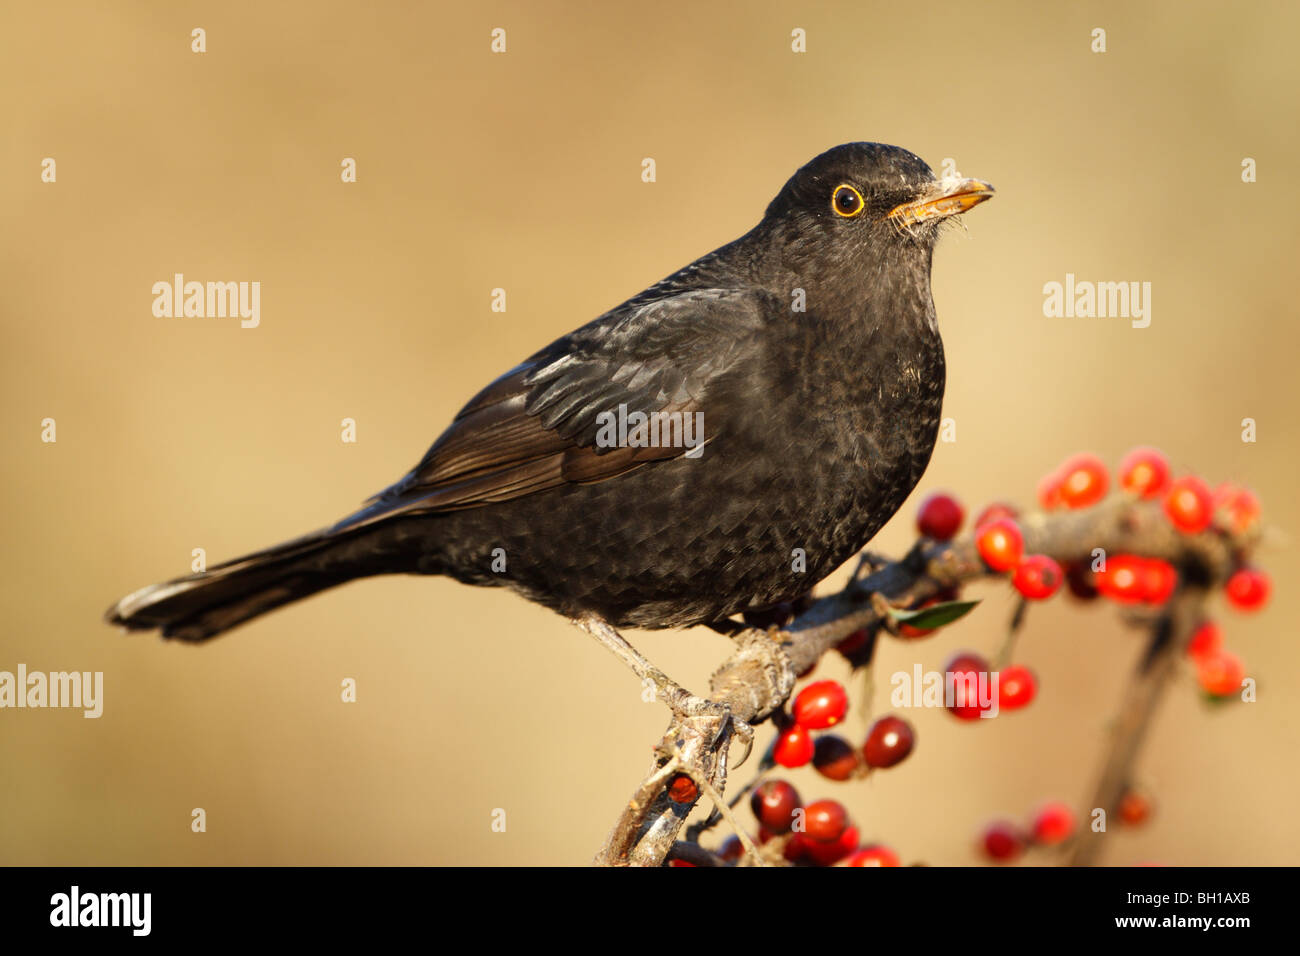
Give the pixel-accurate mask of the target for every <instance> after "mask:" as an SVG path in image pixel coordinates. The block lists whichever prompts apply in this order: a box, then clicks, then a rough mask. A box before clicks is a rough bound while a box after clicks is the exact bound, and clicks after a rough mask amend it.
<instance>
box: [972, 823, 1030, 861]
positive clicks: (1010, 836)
mask: <svg viewBox="0 0 1300 956" xmlns="http://www.w3.org/2000/svg"><path fill="white" fill-rule="evenodd" d="M980 842H981V844H982V845H983V847H984V853H985V855H986V856H987V857H988V858H989V859H990V860H993V861H994V862H995V863H1009V862H1011V861H1012V860H1014V859H1015V858H1016V857H1018V856H1020V854H1021V853H1023V852H1024V849H1025V838H1024V836H1022V835H1021V833H1020V831H1019V830H1018V829H1016V827H1015V826H1014V825H1013V824H1011V823H1007V822H1005V821H998V822H996V823H990V824H989V825H988V827H986V828H985V830H984V835H983V836H982V837H981V838H980Z"/></svg>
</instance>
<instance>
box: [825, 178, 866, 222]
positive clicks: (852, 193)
mask: <svg viewBox="0 0 1300 956" xmlns="http://www.w3.org/2000/svg"><path fill="white" fill-rule="evenodd" d="M864 205H865V204H864V203H863V202H862V193H860V192H858V191H857V190H856V189H854V188H853V187H852V186H850V185H848V184H847V183H846V184H844V185H843V186H836V187H835V194H834V195H833V196H831V208H832V209H834V210H835V215H837V216H843V217H844V218H845V219H852V218H853V217H854V216H856V215H857V214H858V213H860V212H862V207H863V206H864Z"/></svg>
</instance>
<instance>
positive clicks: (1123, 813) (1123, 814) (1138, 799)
mask: <svg viewBox="0 0 1300 956" xmlns="http://www.w3.org/2000/svg"><path fill="white" fill-rule="evenodd" d="M1115 812H1116V813H1117V814H1118V815H1119V819H1120V822H1121V823H1125V824H1128V825H1129V826H1131V827H1135V826H1139V825H1141V824H1143V823H1145V822H1146V821H1147V819H1148V818H1149V817H1150V816H1151V798H1150V797H1148V796H1147V795H1146V794H1145V793H1142V792H1140V791H1137V790H1129V791H1127V792H1126V793H1125V794H1124V796H1122V797H1120V798H1119V806H1118V807H1116V808H1115Z"/></svg>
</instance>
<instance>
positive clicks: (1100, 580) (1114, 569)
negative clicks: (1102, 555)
mask: <svg viewBox="0 0 1300 956" xmlns="http://www.w3.org/2000/svg"><path fill="white" fill-rule="evenodd" d="M1142 565H1143V561H1142V559H1141V558H1139V557H1137V556H1136V555H1132V554H1116V555H1112V556H1111V557H1109V558H1107V559H1106V567H1105V569H1104V570H1102V571H1098V572H1097V573H1096V575H1095V578H1096V581H1097V590H1098V591H1100V592H1101V593H1102V594H1103V595H1104V596H1105V597H1108V598H1110V599H1111V600H1112V601H1119V602H1120V603H1121V604H1136V603H1138V602H1139V601H1141V600H1142V599H1143V597H1144V596H1145V594H1146V589H1145V585H1146V576H1145V574H1144V573H1143V571H1144V569H1143V567H1142Z"/></svg>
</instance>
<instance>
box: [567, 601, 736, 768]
mask: <svg viewBox="0 0 1300 956" xmlns="http://www.w3.org/2000/svg"><path fill="white" fill-rule="evenodd" d="M573 623H574V624H576V625H577V626H578V627H580V628H581V629H582V630H584V631H586V632H587V633H588V634H590V635H591V636H592V637H594V638H595V639H596V640H597V641H599V642H600V643H601V644H603V645H604V646H605V647H607V648H608V649H609V650H610V651H612V652H613V653H614V656H615V657H617V658H618V659H619V660H621V661H622V662H623V663H624V664H626V665H627V666H628V667H630V668H631V669H632V673H634V674H636V676H637V677H638V678H640V680H641V683H642V684H643V685H644V684H650V685H652V686H653V687H654V689H655V696H656V697H658V698H659V699H660V700H662V701H663V702H664V703H665V704H667V705H668V709H669V710H671V711H672V712H673V715H674V716H675V717H678V718H690V717H707V718H714V719H716V720H717V721H718V728H717V733H716V736H715V738H714V742H715V743H716V742H717V740H718V739H720V738H721V737H722V735H723V734H725V733H726V732H727V730H728V729H730V730H732V731H733V732H734V733H735V735H736V737H737V738H738V739H739V740H740V742H741V743H742V744H744V746H745V751H744V756H743V757H742V758H741V759H740V760H739V761H738V762H737V764H736V766H740V764H742V763H744V762H745V759H744V758H745V757H747V756H749V751H750V748H751V747H752V746H753V743H754V729H753V728H752V727H750V726H749V724H747V723H746V722H745V721H743V720H739V719H737V718H735V717H733V716H732V715H731V710H730V708H728V707H727V706H726V705H725V704H719V703H718V702H717V701H713V700H709V699H708V698H705V697H698V696H696V695H695V694H692V693H691V692H690V691H688V690H687V689H686V688H685V687H682V686H681V685H680V684H678V683H677V682H676V681H674V680H673V679H672V678H671V677H669V676H668V675H667V674H665V673H664V672H663V671H661V670H660V669H659V668H658V667H656V666H655V665H654V664H652V663H651V662H650V661H649V660H648V659H646V658H645V657H644V656H643V655H642V654H641V653H640V652H639V651H638V650H637V649H636V648H635V647H633V646H632V645H631V644H629V643H628V641H627V638H625V637H624V636H623V635H622V634H620V633H619V632H618V631H617V630H615V629H614V628H613V627H611V626H610V624H609V623H608V622H607V621H605V620H603V619H602V618H599V617H594V616H588V617H579V618H574V619H573Z"/></svg>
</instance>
